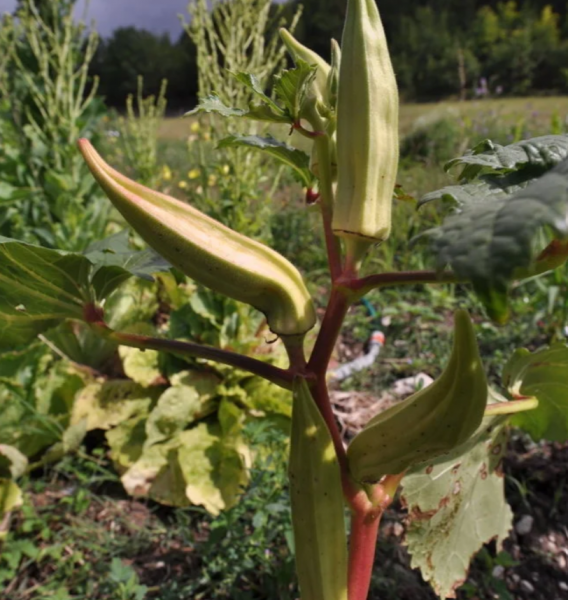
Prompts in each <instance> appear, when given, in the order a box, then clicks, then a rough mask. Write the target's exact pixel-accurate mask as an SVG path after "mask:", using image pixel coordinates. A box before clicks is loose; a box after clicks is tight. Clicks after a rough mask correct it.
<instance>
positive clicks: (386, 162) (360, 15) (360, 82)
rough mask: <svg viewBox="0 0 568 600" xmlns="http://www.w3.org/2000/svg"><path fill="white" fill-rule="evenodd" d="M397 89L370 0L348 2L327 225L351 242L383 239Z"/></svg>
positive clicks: (393, 165)
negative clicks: (332, 200) (334, 184)
mask: <svg viewBox="0 0 568 600" xmlns="http://www.w3.org/2000/svg"><path fill="white" fill-rule="evenodd" d="M398 154H399V150H398V89H397V85H396V79H395V76H394V72H393V68H392V64H391V60H390V56H389V52H388V48H387V42H386V38H385V33H384V30H383V25H382V23H381V19H380V16H379V11H378V10H377V5H376V3H375V0H349V1H348V4H347V16H346V20H345V28H344V30H343V37H342V42H341V67H340V71H339V94H338V103H337V193H336V200H335V205H334V214H333V223H332V227H333V230H334V232H335V234H336V235H338V236H340V237H344V238H347V239H348V240H354V242H355V243H363V244H367V246H365V247H368V245H369V244H374V243H377V242H381V241H384V240H385V239H387V237H388V236H389V233H390V229H391V209H392V197H393V190H394V186H395V179H396V173H397V168H398Z"/></svg>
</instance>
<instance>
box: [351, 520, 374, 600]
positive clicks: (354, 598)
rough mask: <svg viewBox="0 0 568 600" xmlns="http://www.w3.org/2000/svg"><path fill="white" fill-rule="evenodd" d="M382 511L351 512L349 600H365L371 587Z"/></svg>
mask: <svg viewBox="0 0 568 600" xmlns="http://www.w3.org/2000/svg"><path fill="white" fill-rule="evenodd" d="M382 515H383V511H382V510H371V511H353V512H352V514H351V535H350V538H349V571H348V581H347V586H348V588H347V589H348V598H349V600H366V599H367V596H368V594H369V588H370V585H371V575H372V573H373V563H374V562H375V549H376V546H377V536H378V533H379V525H380V523H381V517H382Z"/></svg>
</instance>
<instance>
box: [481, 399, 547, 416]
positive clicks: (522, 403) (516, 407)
mask: <svg viewBox="0 0 568 600" xmlns="http://www.w3.org/2000/svg"><path fill="white" fill-rule="evenodd" d="M535 408H538V398H533V397H530V398H519V399H517V400H509V402H496V403H495V404H488V405H487V407H486V408H485V412H484V413H483V414H484V416H485V417H490V416H493V415H514V414H516V413H520V412H524V411H526V410H534V409H535Z"/></svg>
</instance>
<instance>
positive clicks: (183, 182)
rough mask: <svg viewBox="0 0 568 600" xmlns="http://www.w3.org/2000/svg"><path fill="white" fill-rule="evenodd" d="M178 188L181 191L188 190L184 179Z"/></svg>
mask: <svg viewBox="0 0 568 600" xmlns="http://www.w3.org/2000/svg"><path fill="white" fill-rule="evenodd" d="M178 188H180V189H181V190H186V189H187V181H184V180H183V179H182V180H181V181H180V182H179V183H178Z"/></svg>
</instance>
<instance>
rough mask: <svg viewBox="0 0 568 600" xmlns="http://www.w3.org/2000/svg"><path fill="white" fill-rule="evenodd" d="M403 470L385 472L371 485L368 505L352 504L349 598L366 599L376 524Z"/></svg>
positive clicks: (387, 505) (389, 503)
mask: <svg viewBox="0 0 568 600" xmlns="http://www.w3.org/2000/svg"><path fill="white" fill-rule="evenodd" d="M403 477H404V473H400V474H398V475H387V476H386V477H385V478H384V479H383V480H382V481H381V483H379V484H376V485H374V486H372V487H371V488H370V489H369V491H368V493H369V496H367V495H366V496H365V498H366V500H367V505H366V506H365V505H363V504H362V503H361V504H359V505H358V506H355V507H354V508H353V510H352V514H351V536H350V539H349V572H348V597H349V600H366V599H367V596H368V594H369V588H370V585H371V576H372V574H373V564H374V562H375V550H376V547H377V537H378V534H379V525H380V523H381V518H382V516H383V514H384V512H385V510H386V509H387V508H388V507H389V506H390V505H391V503H392V501H393V499H394V497H395V495H396V492H397V489H398V486H399V485H400V482H401V481H402V478H403Z"/></svg>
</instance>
